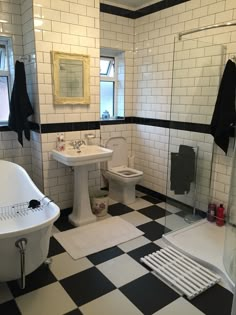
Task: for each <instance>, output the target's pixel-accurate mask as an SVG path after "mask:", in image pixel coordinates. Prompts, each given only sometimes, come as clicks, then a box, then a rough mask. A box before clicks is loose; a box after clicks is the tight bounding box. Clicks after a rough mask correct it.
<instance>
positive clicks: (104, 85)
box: [100, 81, 114, 119]
mask: <svg viewBox="0 0 236 315" xmlns="http://www.w3.org/2000/svg"><path fill="white" fill-rule="evenodd" d="M100 111H101V117H102V118H103V119H108V118H110V117H112V116H114V82H109V81H101V82H100ZM106 111H107V112H108V114H107V112H106ZM105 112H106V114H104V113H105ZM109 115H110V117H109ZM107 116H108V117H107Z"/></svg>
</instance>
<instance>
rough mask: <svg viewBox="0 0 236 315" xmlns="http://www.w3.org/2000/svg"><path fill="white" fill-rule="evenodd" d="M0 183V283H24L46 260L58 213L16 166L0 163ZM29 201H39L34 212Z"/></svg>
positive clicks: (6, 162) (23, 171)
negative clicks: (12, 281) (16, 281)
mask: <svg viewBox="0 0 236 315" xmlns="http://www.w3.org/2000/svg"><path fill="white" fill-rule="evenodd" d="M0 181H1V185H0V282H5V281H9V280H15V279H21V280H22V281H23V282H24V279H23V278H24V276H25V275H27V274H29V273H31V272H32V271H34V270H35V269H37V268H38V267H39V266H40V265H41V264H42V263H43V262H44V261H45V260H46V259H47V255H48V249H49V240H50V236H51V229H52V225H53V222H54V221H55V220H56V219H57V218H58V217H59V214H60V210H59V208H58V206H57V205H56V204H55V203H53V202H52V201H51V200H50V199H49V198H47V197H46V196H45V195H43V194H42V193H41V192H40V191H39V189H38V188H37V187H36V185H35V184H34V183H33V181H32V180H31V178H30V177H29V175H28V174H27V172H26V171H25V170H24V169H23V168H22V167H21V166H19V165H17V164H14V163H11V162H8V161H3V160H0ZM32 199H34V200H37V201H40V204H39V205H38V206H37V207H36V208H34V207H29V201H30V200H32ZM30 205H31V204H30ZM21 287H22V288H23V287H24V283H22V285H21Z"/></svg>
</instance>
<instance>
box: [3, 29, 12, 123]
mask: <svg viewBox="0 0 236 315" xmlns="http://www.w3.org/2000/svg"><path fill="white" fill-rule="evenodd" d="M0 46H5V51H6V55H5V70H1V69H0V77H7V86H8V102H9V104H8V106H9V107H10V96H11V89H12V82H13V79H12V74H13V73H11V63H12V65H14V60H13V50H12V40H11V38H10V37H7V36H4V35H2V34H1V35H0ZM11 51H12V54H11ZM10 58H12V60H10ZM10 61H11V62H10ZM9 109H10V108H9ZM7 122H8V117H7V118H6V120H0V126H5V125H7Z"/></svg>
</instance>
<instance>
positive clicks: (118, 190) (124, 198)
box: [104, 137, 143, 205]
mask: <svg viewBox="0 0 236 315" xmlns="http://www.w3.org/2000/svg"><path fill="white" fill-rule="evenodd" d="M106 147H107V148H108V149H111V150H113V154H112V160H111V161H108V162H107V170H106V171H105V172H104V176H105V178H106V179H107V180H108V182H109V197H110V198H111V199H114V200H116V201H118V202H121V203H123V204H125V205H128V204H131V203H133V202H134V201H135V185H136V184H138V183H139V182H140V181H141V179H142V177H143V172H141V171H138V170H135V169H133V168H129V167H128V145H127V142H126V140H125V138H123V137H114V138H110V139H109V140H108V141H107V143H106Z"/></svg>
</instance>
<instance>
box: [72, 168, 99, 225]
mask: <svg viewBox="0 0 236 315" xmlns="http://www.w3.org/2000/svg"><path fill="white" fill-rule="evenodd" d="M96 219H97V217H96V216H95V215H94V214H93V213H92V209H91V206H90V199H89V190H88V166H87V165H82V166H75V167H74V203H73V211H72V213H71V214H70V215H69V221H70V222H71V223H72V224H73V225H75V226H80V225H83V224H87V223H91V222H95V221H96Z"/></svg>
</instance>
